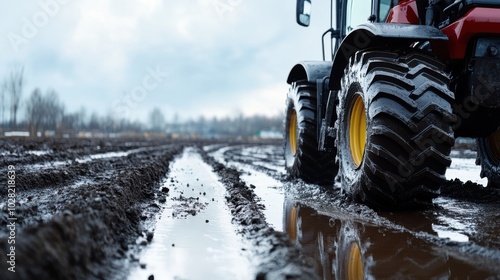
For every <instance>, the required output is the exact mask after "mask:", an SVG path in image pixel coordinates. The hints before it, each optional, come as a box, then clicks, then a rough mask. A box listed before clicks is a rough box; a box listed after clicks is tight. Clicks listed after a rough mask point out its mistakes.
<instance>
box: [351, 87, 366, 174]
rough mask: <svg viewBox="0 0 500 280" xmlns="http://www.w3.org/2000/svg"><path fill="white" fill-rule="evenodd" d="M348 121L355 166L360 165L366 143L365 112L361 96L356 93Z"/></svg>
mask: <svg viewBox="0 0 500 280" xmlns="http://www.w3.org/2000/svg"><path fill="white" fill-rule="evenodd" d="M351 108H352V110H351V115H350V121H349V145H350V150H351V155H352V160H353V162H354V165H355V166H356V168H358V167H359V166H360V165H361V161H362V160H363V155H364V152H365V145H366V113H365V105H364V103H363V98H361V95H360V94H359V93H356V95H355V97H354V101H353V104H352V107H351Z"/></svg>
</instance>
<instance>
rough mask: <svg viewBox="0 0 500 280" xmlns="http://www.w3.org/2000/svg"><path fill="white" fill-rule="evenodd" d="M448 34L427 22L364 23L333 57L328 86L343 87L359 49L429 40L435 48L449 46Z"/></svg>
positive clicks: (333, 88) (388, 46)
mask: <svg viewBox="0 0 500 280" xmlns="http://www.w3.org/2000/svg"><path fill="white" fill-rule="evenodd" d="M447 40H448V37H446V35H444V34H443V33H442V32H441V31H440V30H439V29H437V28H435V27H432V26H427V25H413V24H397V23H365V24H361V25H359V26H358V27H356V28H355V29H354V30H352V31H351V32H350V33H349V35H347V36H346V37H345V38H344V40H343V41H342V43H341V44H340V47H339V49H338V50H337V52H336V53H335V58H334V59H333V67H332V72H331V75H330V84H329V87H330V89H331V90H339V89H340V79H341V78H342V76H343V74H344V68H345V67H346V65H347V63H348V61H349V58H350V57H351V56H352V55H353V54H355V53H356V52H357V51H359V50H363V49H369V48H380V47H383V48H385V49H387V50H391V49H395V48H402V47H410V46H411V44H413V43H415V42H425V41H429V42H430V43H431V44H432V47H433V49H435V48H436V49H446V41H447Z"/></svg>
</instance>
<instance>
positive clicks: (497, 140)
mask: <svg viewBox="0 0 500 280" xmlns="http://www.w3.org/2000/svg"><path fill="white" fill-rule="evenodd" d="M488 143H489V146H490V150H491V156H492V157H493V159H494V160H495V162H499V161H500V130H497V131H495V132H494V133H493V134H491V135H490V136H489V137H488Z"/></svg>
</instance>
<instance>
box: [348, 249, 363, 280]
mask: <svg viewBox="0 0 500 280" xmlns="http://www.w3.org/2000/svg"><path fill="white" fill-rule="evenodd" d="M348 262H349V263H348V267H347V279H349V280H355V279H356V280H357V279H364V273H363V260H362V259H361V250H360V249H359V245H358V243H356V242H353V243H352V245H351V250H350V253H349V260H348Z"/></svg>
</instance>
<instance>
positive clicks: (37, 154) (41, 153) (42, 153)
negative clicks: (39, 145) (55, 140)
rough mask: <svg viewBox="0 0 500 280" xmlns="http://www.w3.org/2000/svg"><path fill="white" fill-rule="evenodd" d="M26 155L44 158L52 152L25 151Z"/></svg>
mask: <svg viewBox="0 0 500 280" xmlns="http://www.w3.org/2000/svg"><path fill="white" fill-rule="evenodd" d="M26 153H27V154H31V155H35V156H44V155H48V154H50V153H52V151H26Z"/></svg>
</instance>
